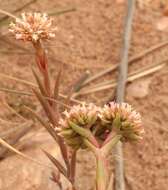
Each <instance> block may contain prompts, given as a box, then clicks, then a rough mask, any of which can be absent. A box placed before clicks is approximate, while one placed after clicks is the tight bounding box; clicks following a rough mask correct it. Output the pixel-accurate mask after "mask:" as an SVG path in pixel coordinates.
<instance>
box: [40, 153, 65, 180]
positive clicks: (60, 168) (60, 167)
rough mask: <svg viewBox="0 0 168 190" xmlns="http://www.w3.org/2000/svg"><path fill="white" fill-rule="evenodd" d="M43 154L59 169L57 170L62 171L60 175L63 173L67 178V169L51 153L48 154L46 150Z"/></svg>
mask: <svg viewBox="0 0 168 190" xmlns="http://www.w3.org/2000/svg"><path fill="white" fill-rule="evenodd" d="M43 152H44V153H45V154H46V156H47V157H48V158H49V159H50V161H51V162H52V163H53V164H54V165H55V166H56V167H57V169H58V170H59V171H60V173H62V174H63V175H64V176H65V177H66V178H67V172H66V169H65V168H64V166H63V165H62V164H61V163H60V162H59V161H58V160H57V159H56V158H55V157H53V156H52V155H51V154H50V153H48V152H47V151H45V150H43Z"/></svg>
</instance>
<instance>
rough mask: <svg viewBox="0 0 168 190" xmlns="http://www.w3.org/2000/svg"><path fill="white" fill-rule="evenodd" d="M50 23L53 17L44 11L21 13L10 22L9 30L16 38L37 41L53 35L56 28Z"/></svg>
mask: <svg viewBox="0 0 168 190" xmlns="http://www.w3.org/2000/svg"><path fill="white" fill-rule="evenodd" d="M52 25H53V19H51V18H49V17H48V16H47V14H45V13H43V14H42V13H22V14H21V18H17V19H16V20H15V22H14V23H13V22H12V23H11V24H10V28H9V31H10V32H11V33H13V34H14V35H15V38H16V39H18V40H23V41H32V42H37V41H38V40H44V39H50V38H53V37H55V31H56V30H57V28H56V27H53V26H52Z"/></svg>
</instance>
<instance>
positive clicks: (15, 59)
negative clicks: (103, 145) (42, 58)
mask: <svg viewBox="0 0 168 190" xmlns="http://www.w3.org/2000/svg"><path fill="white" fill-rule="evenodd" d="M26 2H28V1H21V0H20V1H18V0H14V1H12V2H11V1H2V0H1V1H0V4H1V9H4V10H7V11H10V12H12V11H13V10H16V9H17V8H18V7H19V6H21V4H24V3H26ZM160 2H161V1H159V0H154V1H152V3H151V4H148V6H144V7H139V6H138V4H137V6H136V11H135V16H134V21H133V31H132V40H131V48H130V54H129V56H130V57H132V56H134V55H137V54H138V53H140V52H143V51H144V50H146V49H148V48H150V47H151V46H153V45H156V44H158V43H160V42H164V41H167V39H168V38H167V34H168V31H159V30H158V29H157V27H156V25H157V23H158V22H159V19H160V18H161V17H162V7H161V6H160ZM74 7H75V8H76V11H73V12H69V13H66V14H60V15H58V16H54V18H55V23H56V25H57V26H58V31H57V35H56V39H55V40H54V41H52V42H49V43H48V42H47V43H45V46H46V48H47V49H48V52H49V67H50V72H51V75H52V78H53V79H54V77H55V76H56V73H57V71H58V69H59V67H60V64H61V62H63V63H64V75H63V77H62V80H61V83H62V84H61V91H62V92H64V93H66V92H67V90H68V89H69V88H70V87H71V85H72V84H73V81H75V80H77V79H78V78H79V77H80V76H81V73H84V72H85V71H86V70H89V71H90V72H91V73H94V74H95V73H97V72H99V71H101V70H103V69H105V68H108V67H110V66H111V65H113V64H117V63H118V62H119V61H120V51H121V47H122V35H123V27H124V17H125V11H126V4H125V3H117V2H116V1H115V0H114V1H110V0H97V1H89V0H80V1H79V0H71V1H70V0H62V1H47V0H43V1H36V2H35V3H33V4H31V5H29V6H27V7H26V8H24V11H42V12H43V11H44V12H49V13H50V12H53V11H54V12H56V11H59V10H64V9H67V8H74ZM17 14H18V13H17ZM0 16H1V15H0ZM2 16H3V15H2ZM0 34H1V36H0V38H1V41H0V47H1V49H0V71H1V72H0V73H3V74H7V75H10V76H15V77H19V78H20V79H24V80H27V81H31V82H34V79H33V77H32V74H31V67H30V66H31V64H33V63H34V57H33V56H32V50H31V46H30V44H27V43H18V42H16V41H15V40H14V39H13V38H12V37H11V36H10V34H8V32H7V27H6V26H4V25H3V26H1V29H0ZM6 40H7V41H6ZM10 42H11V43H12V44H9V43H10ZM13 43H15V45H13ZM16 45H20V46H21V47H24V48H27V49H29V50H30V51H31V52H30V53H29V52H26V53H25V51H24V50H23V49H18V47H16ZM165 58H167V46H165V47H164V48H160V49H159V50H158V51H156V52H154V53H152V54H149V55H148V56H145V57H144V58H143V59H141V60H139V61H136V62H135V64H133V65H131V66H130V67H129V71H130V72H131V71H135V70H137V69H140V68H141V67H142V66H145V65H151V64H155V63H158V62H160V61H162V60H164V59H165ZM72 72H73V75H72V74H71V73H72ZM114 77H116V74H115V73H110V74H109V75H108V76H105V77H104V78H103V79H102V78H101V79H99V80H97V81H96V82H95V83H97V82H100V81H102V80H103V81H106V80H108V79H111V78H114ZM0 87H1V88H2V87H3V88H11V89H17V90H25V91H27V92H30V91H31V89H30V88H28V87H27V86H25V85H21V84H20V83H17V82H14V81H11V80H9V79H4V78H3V77H2V76H1V75H0ZM0 97H1V100H3V101H4V99H5V101H7V102H8V103H9V104H10V105H11V106H12V107H13V108H15V110H17V111H19V112H20V113H22V114H23V115H24V114H25V112H24V108H23V105H24V104H26V105H28V106H31V107H33V108H36V109H39V104H38V103H37V101H36V99H35V98H34V97H29V96H24V97H23V96H21V95H15V94H7V93H4V92H1V93H0ZM109 97H112V90H111V89H110V90H106V91H101V92H98V93H92V94H89V95H87V96H82V97H80V99H82V100H86V101H92V102H95V103H96V104H98V105H100V104H104V103H105V102H107V100H108V99H109ZM126 101H127V102H129V103H131V104H132V105H133V106H134V107H135V108H136V109H137V110H138V111H139V112H140V113H141V114H142V118H143V125H144V128H145V137H144V140H143V141H141V142H140V143H138V144H133V145H132V144H125V145H124V159H125V160H124V162H125V177H126V189H128V190H132V189H133V190H144V189H145V190H150V189H152V190H160V189H162V190H166V189H167V186H168V181H167V179H168V141H167V139H168V128H167V122H168V117H167V115H168V69H167V66H166V67H165V68H164V69H161V70H159V71H158V72H157V73H155V74H152V75H150V76H148V77H144V78H142V79H138V80H135V81H134V82H132V83H129V84H128V85H127V90H126ZM1 102H2V101H1ZM0 118H2V119H5V120H8V123H6V122H5V123H4V121H3V120H2V121H0V122H1V123H0V125H1V127H0V131H1V132H3V131H4V130H7V129H9V128H10V127H11V126H12V125H15V126H16V125H17V123H16V122H20V121H22V119H21V118H18V117H16V116H15V114H11V112H9V110H8V109H7V108H6V107H5V106H4V104H3V103H1V110H0ZM11 122H12V123H11ZM36 127H37V128H38V126H36ZM4 128H5V129H4ZM33 133H34V131H33V130H32V131H31V132H30V134H29V135H28V136H27V137H25V140H24V142H25V144H24V150H23V151H24V153H26V154H28V155H30V156H33V157H34V158H36V159H37V160H39V161H41V162H45V163H46V164H48V165H51V164H50V162H49V161H48V159H47V158H46V157H45V156H44V154H43V153H42V151H41V148H44V149H47V150H50V152H51V153H52V154H54V155H57V156H58V157H59V152H58V150H57V148H56V146H55V144H54V142H53V141H52V139H51V138H50V137H49V135H48V134H47V133H46V132H45V131H44V130H43V131H41V132H39V133H38V134H36V135H35V136H31V135H32V134H33ZM26 139H27V140H26ZM22 144H23V143H22ZM22 148H23V147H22ZM114 156H116V155H114ZM112 157H113V155H112ZM92 161H93V158H92V156H91V154H90V153H89V154H87V153H86V152H84V151H81V152H80V153H79V156H78V163H79V164H78V179H79V180H78V187H79V189H80V190H82V189H92V186H93V183H92V180H91V179H92V178H94V172H93V170H92V168H93V167H94V162H92ZM111 164H112V163H111ZM0 171H1V172H0V190H50V189H57V187H56V185H55V184H54V183H53V182H51V181H50V179H49V176H50V170H49V169H48V168H42V167H41V166H37V165H36V164H33V163H31V162H30V161H27V160H23V159H21V158H20V157H19V156H16V155H11V156H9V157H8V158H6V159H3V160H2V161H1V162H0ZM86 184H87V185H86Z"/></svg>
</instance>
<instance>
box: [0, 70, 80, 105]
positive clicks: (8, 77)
mask: <svg viewBox="0 0 168 190" xmlns="http://www.w3.org/2000/svg"><path fill="white" fill-rule="evenodd" d="M0 77H3V78H6V79H10V80H14V81H16V82H20V83H22V84H25V85H28V86H31V87H35V88H38V86H37V85H36V84H34V83H31V82H28V81H26V80H22V79H19V78H17V77H13V76H8V75H5V74H2V73H0ZM3 89H4V91H6V92H9V93H10V92H13V93H16V94H21V95H27V96H33V94H32V93H29V92H21V91H17V90H10V89H5V88H0V91H3ZM59 96H60V97H61V98H64V99H67V96H66V95H64V94H61V93H59ZM46 99H49V100H51V101H55V102H57V103H60V102H59V101H57V100H55V99H53V98H47V97H46ZM70 100H71V101H72V102H74V103H77V104H81V103H82V102H81V101H79V100H77V99H74V98H71V99H70ZM60 104H62V105H65V104H63V103H60Z"/></svg>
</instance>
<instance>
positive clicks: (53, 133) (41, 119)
mask: <svg viewBox="0 0 168 190" xmlns="http://www.w3.org/2000/svg"><path fill="white" fill-rule="evenodd" d="M25 108H26V109H27V110H28V111H30V112H31V113H32V114H33V115H34V116H35V118H36V119H37V120H38V121H39V122H40V123H41V124H42V126H44V127H45V128H46V130H47V131H48V132H49V134H50V135H51V136H52V137H53V138H54V140H55V141H56V142H57V143H58V135H57V133H56V131H55V130H54V128H53V127H52V126H51V125H50V124H49V123H47V122H46V121H45V120H44V119H43V118H41V117H40V116H39V115H38V114H37V113H36V112H34V111H33V110H32V109H30V108H29V107H26V106H25Z"/></svg>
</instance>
